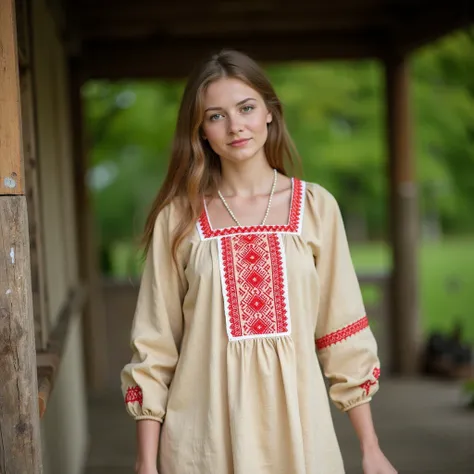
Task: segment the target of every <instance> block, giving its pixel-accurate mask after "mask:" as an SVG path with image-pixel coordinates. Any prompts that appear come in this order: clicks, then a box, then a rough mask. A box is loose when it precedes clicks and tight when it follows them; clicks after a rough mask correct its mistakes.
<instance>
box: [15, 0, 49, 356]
mask: <svg viewBox="0 0 474 474" xmlns="http://www.w3.org/2000/svg"><path fill="white" fill-rule="evenodd" d="M20 6H21V8H20ZM28 7H29V2H27V1H26V0H21V1H17V13H18V15H17V23H19V24H20V25H21V30H23V32H22V34H21V37H22V41H21V43H23V44H22V48H21V49H23V50H24V51H25V52H26V56H27V58H28V64H27V66H26V67H25V68H24V70H23V73H22V74H21V77H20V89H21V92H20V97H21V117H22V138H23V161H24V172H25V180H24V181H25V195H26V201H27V207H28V229H29V236H30V239H29V241H30V242H29V243H30V266H31V291H32V296H33V317H34V323H35V343H36V349H37V350H41V349H44V348H45V347H46V343H47V338H48V332H49V324H48V322H49V318H48V297H47V295H48V293H47V288H46V274H45V271H46V269H45V263H44V262H45V256H44V247H43V232H42V230H43V229H42V219H41V202H40V190H39V177H38V171H39V163H38V157H37V136H36V133H37V124H36V100H35V92H34V70H33V68H32V67H31V63H32V57H33V53H34V52H33V45H32V38H31V34H30V32H31V17H30V14H31V13H30V9H29V8H28ZM18 42H19V45H20V38H19V39H18Z"/></svg>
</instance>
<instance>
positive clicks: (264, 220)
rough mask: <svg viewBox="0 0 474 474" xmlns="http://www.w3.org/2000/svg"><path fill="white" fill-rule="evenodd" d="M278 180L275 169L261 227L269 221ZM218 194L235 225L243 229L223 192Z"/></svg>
mask: <svg viewBox="0 0 474 474" xmlns="http://www.w3.org/2000/svg"><path fill="white" fill-rule="evenodd" d="M277 178H278V173H277V170H276V169H274V170H273V184H272V189H271V191H270V196H269V198H268V204H267V210H266V211H265V215H264V216H263V220H262V223H261V224H260V225H265V222H266V221H267V217H268V214H269V212H270V208H271V206H272V199H273V195H274V194H275V188H276V184H277ZM217 194H218V195H219V198H220V199H221V201H222V204H224V207H225V208H226V209H227V212H228V213H229V214H230V217H232V219H233V220H234V221H235V223H236V224H237V225H238V226H239V227H243V226H242V225H241V224H240V222H239V221H238V220H237V217H235V214H234V213H233V212H232V209H231V208H230V207H229V204H227V201H226V200H225V199H224V196H223V195H222V194H221V192H220V191H219V190H218V191H217Z"/></svg>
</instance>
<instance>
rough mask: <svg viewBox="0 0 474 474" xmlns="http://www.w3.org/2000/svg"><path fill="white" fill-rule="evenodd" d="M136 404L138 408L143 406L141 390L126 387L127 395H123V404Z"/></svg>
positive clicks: (136, 387)
mask: <svg viewBox="0 0 474 474" xmlns="http://www.w3.org/2000/svg"><path fill="white" fill-rule="evenodd" d="M134 402H138V403H139V404H140V406H142V404H143V392H142V389H141V388H140V387H139V386H138V385H136V386H135V387H128V388H127V394H126V395H125V403H134Z"/></svg>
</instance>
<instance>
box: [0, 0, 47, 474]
mask: <svg viewBox="0 0 474 474" xmlns="http://www.w3.org/2000/svg"><path fill="white" fill-rule="evenodd" d="M18 66H19V59H18V52H17V39H16V20H15V2H14V0H0V356H1V358H0V373H1V375H2V382H1V383H0V401H1V409H0V437H1V441H2V442H1V443H0V472H1V473H2V474H23V473H28V474H40V473H42V471H43V469H42V462H41V445H40V428H39V413H38V383H37V375H36V352H35V329H34V322H33V306H32V294H31V275H30V254H29V234H28V215H27V206H26V197H25V192H24V189H25V182H24V181H25V180H24V171H23V169H24V166H23V157H22V152H23V151H22V137H21V113H20V90H19V67H18Z"/></svg>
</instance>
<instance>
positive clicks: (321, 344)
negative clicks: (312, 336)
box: [316, 316, 369, 350]
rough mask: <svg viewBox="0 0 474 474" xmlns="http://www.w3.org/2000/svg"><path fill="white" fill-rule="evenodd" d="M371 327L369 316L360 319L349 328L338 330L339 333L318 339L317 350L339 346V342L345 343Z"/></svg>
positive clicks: (335, 332)
mask: <svg viewBox="0 0 474 474" xmlns="http://www.w3.org/2000/svg"><path fill="white" fill-rule="evenodd" d="M368 327H369V319H368V318H367V316H364V317H363V318H360V319H358V320H357V321H355V322H354V323H351V324H349V325H348V326H345V327H343V328H342V329H338V330H337V331H334V332H331V333H329V334H327V335H326V336H323V337H320V338H319V339H316V348H317V349H318V350H321V349H325V348H326V347H329V346H332V345H333V344H337V343H338V342H341V341H344V340H345V339H347V338H349V337H351V336H353V335H354V334H357V333H358V332H360V331H362V330H364V329H365V328H368Z"/></svg>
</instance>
